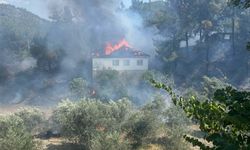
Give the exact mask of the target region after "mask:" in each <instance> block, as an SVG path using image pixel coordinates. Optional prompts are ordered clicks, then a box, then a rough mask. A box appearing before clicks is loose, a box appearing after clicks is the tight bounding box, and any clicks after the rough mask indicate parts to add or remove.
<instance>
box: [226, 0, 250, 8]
mask: <svg viewBox="0 0 250 150" xmlns="http://www.w3.org/2000/svg"><path fill="white" fill-rule="evenodd" d="M229 4H231V5H235V6H241V7H243V8H249V7H250V1H249V0H244V1H242V0H229Z"/></svg>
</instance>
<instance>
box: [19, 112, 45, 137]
mask: <svg viewBox="0 0 250 150" xmlns="http://www.w3.org/2000/svg"><path fill="white" fill-rule="evenodd" d="M14 115H15V116H18V117H19V118H21V119H22V120H23V122H24V126H25V128H26V129H27V132H29V133H33V134H34V133H36V132H39V131H41V130H42V129H41V127H42V124H43V123H44V121H45V119H44V114H43V113H42V112H41V111H40V110H39V109H36V108H23V109H21V110H19V111H18V112H16V113H15V114H14Z"/></svg>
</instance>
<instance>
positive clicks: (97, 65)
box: [92, 58, 148, 71]
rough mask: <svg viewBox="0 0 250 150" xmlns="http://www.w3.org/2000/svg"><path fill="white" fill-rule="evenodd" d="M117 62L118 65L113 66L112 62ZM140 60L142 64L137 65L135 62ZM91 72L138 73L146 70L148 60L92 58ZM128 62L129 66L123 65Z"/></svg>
mask: <svg viewBox="0 0 250 150" xmlns="http://www.w3.org/2000/svg"><path fill="white" fill-rule="evenodd" d="M117 60H119V65H114V63H113V61H117ZM138 60H142V61H143V64H142V65H138V64H137V61H138ZM92 61H93V62H92V65H93V68H92V69H93V71H98V70H108V69H110V70H117V71H124V70H127V71H137V70H138V71H140V70H148V58H93V60H92ZM126 61H129V65H125V64H126V63H125V62H126Z"/></svg>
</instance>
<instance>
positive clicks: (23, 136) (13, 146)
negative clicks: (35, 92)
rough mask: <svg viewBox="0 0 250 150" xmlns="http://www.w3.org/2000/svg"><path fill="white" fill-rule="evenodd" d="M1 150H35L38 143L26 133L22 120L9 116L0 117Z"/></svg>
mask: <svg viewBox="0 0 250 150" xmlns="http://www.w3.org/2000/svg"><path fill="white" fill-rule="evenodd" d="M0 148H1V150H37V149H38V143H37V142H35V141H34V140H33V138H32V135H31V134H30V133H29V132H28V131H27V128H26V126H25V122H24V120H23V119H22V118H20V117H18V116H16V115H11V116H7V117H0Z"/></svg>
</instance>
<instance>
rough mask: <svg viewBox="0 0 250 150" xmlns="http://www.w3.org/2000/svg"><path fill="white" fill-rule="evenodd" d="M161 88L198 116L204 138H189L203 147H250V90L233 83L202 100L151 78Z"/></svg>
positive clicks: (176, 101) (195, 116)
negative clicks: (180, 93) (201, 139)
mask: <svg viewBox="0 0 250 150" xmlns="http://www.w3.org/2000/svg"><path fill="white" fill-rule="evenodd" d="M151 82H152V84H153V85H154V86H155V87H157V88H162V89H164V90H166V91H167V92H168V93H169V94H170V96H171V98H172V100H173V102H174V104H175V105H177V106H180V107H181V108H182V109H183V110H184V111H185V113H186V114H187V116H188V117H190V118H192V119H193V120H196V121H197V122H198V123H199V125H200V129H201V131H203V132H205V136H204V137H203V139H204V140H206V141H208V142H212V144H213V145H212V146H208V145H207V144H205V143H203V142H201V141H200V140H199V139H197V138H195V137H192V136H188V135H185V136H184V137H185V139H186V140H187V141H189V142H191V143H192V144H193V145H195V146H199V147H200V148H201V149H204V150H205V149H249V146H250V142H249V139H250V136H249V132H250V122H249V120H250V114H249V112H250V92H246V91H237V90H235V89H233V88H231V87H227V88H225V89H221V90H217V91H216V92H215V93H214V98H213V100H207V101H205V102H202V101H200V100H198V99H195V98H194V97H191V98H189V99H184V98H183V97H180V96H178V95H176V94H175V93H174V92H173V90H172V89H171V87H168V86H166V85H164V84H162V83H157V82H156V81H154V80H151Z"/></svg>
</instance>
